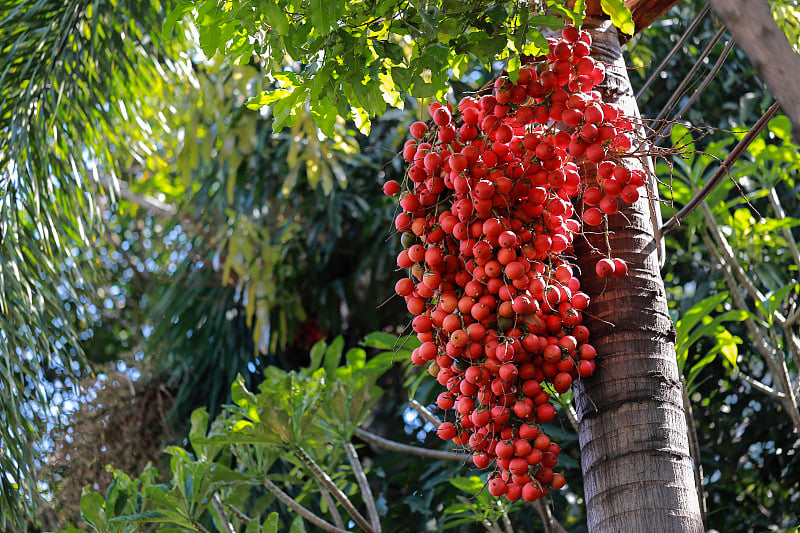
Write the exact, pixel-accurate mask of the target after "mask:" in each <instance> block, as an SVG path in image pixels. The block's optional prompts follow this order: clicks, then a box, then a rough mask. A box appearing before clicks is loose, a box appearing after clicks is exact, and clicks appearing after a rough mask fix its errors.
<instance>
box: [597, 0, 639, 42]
mask: <svg viewBox="0 0 800 533" xmlns="http://www.w3.org/2000/svg"><path fill="white" fill-rule="evenodd" d="M600 7H602V8H603V13H605V14H606V15H609V16H610V17H611V22H612V23H613V24H614V26H616V27H617V28H619V29H620V30H621V31H622V32H623V33H627V34H628V35H633V33H634V32H635V31H636V25H635V24H634V23H633V16H632V15H631V10H630V9H628V8H627V7H626V6H625V3H624V2H623V0H600Z"/></svg>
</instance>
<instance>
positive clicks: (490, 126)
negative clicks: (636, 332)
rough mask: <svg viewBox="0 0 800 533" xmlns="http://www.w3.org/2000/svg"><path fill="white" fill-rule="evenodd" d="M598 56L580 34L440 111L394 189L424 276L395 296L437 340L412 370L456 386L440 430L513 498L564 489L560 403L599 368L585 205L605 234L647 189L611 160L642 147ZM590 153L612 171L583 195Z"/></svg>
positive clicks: (424, 335)
mask: <svg viewBox="0 0 800 533" xmlns="http://www.w3.org/2000/svg"><path fill="white" fill-rule="evenodd" d="M589 52H590V38H589V35H588V34H587V33H586V32H579V31H578V30H577V29H575V28H567V29H565V30H564V32H563V34H562V38H561V39H558V40H556V39H553V40H551V42H550V53H549V54H548V55H547V56H546V58H544V59H543V60H542V61H540V62H539V63H538V65H537V66H536V67H535V68H534V67H526V68H523V69H521V70H520V72H519V79H518V81H517V83H511V82H510V81H509V80H507V79H503V78H501V79H499V80H497V82H496V83H495V84H494V90H493V92H492V94H487V95H485V96H482V97H481V98H480V99H473V98H464V99H463V100H461V102H460V103H459V105H458V113H457V114H455V115H454V112H453V110H452V108H451V107H450V106H449V105H447V106H444V105H442V104H440V103H434V104H432V105H431V106H430V109H429V111H430V114H431V118H432V124H433V125H432V126H431V127H430V128H429V127H428V125H426V124H425V123H423V122H416V123H414V124H412V126H411V135H412V136H413V137H414V139H411V140H409V141H408V142H406V145H405V148H404V150H403V156H404V158H405V160H406V161H407V162H408V163H409V168H408V179H407V180H406V184H405V186H404V190H403V191H402V192H401V191H400V187H399V185H398V184H397V183H395V182H387V183H386V184H385V185H384V191H385V192H386V193H387V194H389V195H394V194H397V193H400V194H401V196H400V206H401V207H402V209H403V212H402V213H400V214H399V215H398V216H397V217H396V219H395V226H396V228H397V230H398V231H400V232H404V235H403V245H404V248H405V249H404V250H403V251H402V252H400V254H399V256H398V257H397V264H398V266H399V267H401V268H407V269H409V274H410V275H409V277H407V278H404V279H401V280H400V281H398V282H397V284H396V286H395V291H396V292H397V294H398V295H399V296H402V297H403V298H405V301H406V305H407V308H408V310H409V312H411V313H412V314H413V315H415V317H414V319H413V321H412V327H413V329H414V331H415V332H416V334H417V337H418V338H419V340H420V341H421V343H422V344H421V346H420V347H419V348H417V349H415V350H414V352H413V354H412V362H413V363H414V364H416V365H428V372H429V373H430V374H431V375H433V376H434V377H436V379H437V380H438V382H439V383H440V384H441V385H443V386H444V387H446V390H445V391H444V392H442V393H441V394H440V395H439V397H438V399H437V402H436V403H437V405H438V406H439V407H440V408H441V409H444V410H454V411H455V413H456V414H455V421H453V422H445V423H444V424H442V425H441V426H440V427H439V429H438V434H439V436H440V437H441V438H443V439H448V440H452V441H453V442H454V443H456V444H457V445H461V446H464V447H467V448H468V449H470V450H472V451H473V456H472V457H473V461H474V463H475V465H476V466H478V467H480V468H487V467H489V466H490V465H491V464H492V462H494V463H495V464H496V466H497V468H496V471H495V473H494V474H493V475H492V476H491V477H490V480H489V485H488V490H489V491H490V492H491V493H492V494H493V495H495V496H501V495H505V496H506V497H507V498H508V499H510V500H517V499H520V498H523V499H525V500H526V501H532V500H535V499H537V498H540V497H542V496H544V495H545V494H546V491H547V490H548V489H549V488H552V489H559V488H561V487H562V486H563V485H564V478H563V476H561V474H558V473H555V472H554V471H553V468H554V467H555V466H556V464H557V462H558V454H559V452H560V448H559V446H558V445H557V444H555V443H553V442H551V440H550V438H549V437H548V436H547V435H546V434H545V433H544V432H543V431H542V428H541V424H542V423H544V422H548V421H550V420H552V419H553V418H554V417H555V416H556V410H555V408H554V407H553V405H552V404H551V403H550V400H551V394H555V393H564V392H566V391H567V390H569V388H570V387H571V385H572V383H573V381H574V380H575V379H577V378H578V377H579V376H581V377H588V376H590V375H591V374H592V373H593V372H594V370H595V363H594V357H595V355H596V352H595V349H594V348H593V347H592V345H591V344H589V342H588V341H589V330H588V329H587V328H586V326H584V325H582V324H581V322H582V311H583V310H584V309H586V307H587V306H588V305H589V297H588V296H587V295H586V294H585V293H583V292H581V291H580V281H579V279H578V278H577V277H576V271H575V268H574V265H573V264H572V263H571V262H570V259H569V257H570V254H572V253H573V239H574V237H575V235H576V234H578V233H579V232H580V231H581V229H582V222H581V220H580V219H579V217H578V215H577V214H576V213H575V212H574V209H573V200H575V199H577V198H578V197H579V196H580V195H581V193H583V195H584V202H585V203H586V204H589V205H592V206H593V205H599V206H600V207H599V209H598V211H599V212H600V218H599V220H598V221H597V223H598V224H599V223H600V222H602V219H603V217H605V216H607V215H609V214H612V213H614V212H615V211H616V205H617V204H616V202H617V198H618V197H621V198H622V199H623V200H624V201H635V198H634V196H638V191H637V187H638V186H640V185H641V184H642V182H641V177H642V176H640V175H633V174H631V173H630V172H628V171H627V170H625V169H624V167H622V166H619V165H617V164H615V163H614V162H613V161H612V160H613V159H614V158H615V157H618V156H619V155H620V154H622V153H624V152H626V151H627V150H629V149H630V146H631V141H630V138H629V136H628V135H627V132H629V131H630V130H631V124H630V121H629V120H627V119H626V118H625V117H624V116H622V115H621V113H620V112H619V110H618V109H617V108H616V107H614V106H613V105H609V104H605V103H603V102H602V101H601V99H600V95H599V93H597V92H594V91H592V88H593V87H594V86H595V85H596V84H597V83H600V82H601V81H602V80H603V77H604V69H603V66H602V65H601V64H597V63H595V61H594V60H593V59H592V58H590V57H589ZM557 122H563V123H566V124H567V125H568V126H569V127H570V128H572V133H570V132H568V131H565V130H563V129H561V130H560V129H558V128H557V127H556V125H555V124H556V123H557ZM562 127H563V126H562ZM578 158H580V159H581V160H582V164H583V163H584V162H585V163H586V164H589V165H592V164H593V165H598V187H591V188H589V189H587V190H586V191H582V187H581V183H580V176H579V174H578V166H577V165H576V164H575V162H574V161H573V160H575V159H578ZM623 171H624V172H623ZM630 187H633V189H630ZM631 190H632V191H633V192H630V191H631ZM590 191H591V193H590ZM624 191H629V192H624ZM587 193H590V194H591V198H590V199H587V198H586V195H587ZM634 193H636V194H635V195H634ZM595 200H596V201H595ZM591 202H594V203H591ZM610 206H613V207H614V209H611V207H610ZM590 211H591V209H589V210H587V212H586V213H584V218H583V223H586V224H589V223H590V222H589V221H588V220H586V214H587V213H589V212H590ZM592 213H594V212H592ZM594 221H595V220H594V219H592V222H594ZM604 261H605V262H604ZM601 263H602V264H603V269H602V272H603V274H601V275H624V274H623V272H624V271H626V270H627V267H626V266H625V263H624V262H623V261H621V260H611V259H606V260H603V261H601V262H599V263H598V273H600V271H601V268H600V264H601Z"/></svg>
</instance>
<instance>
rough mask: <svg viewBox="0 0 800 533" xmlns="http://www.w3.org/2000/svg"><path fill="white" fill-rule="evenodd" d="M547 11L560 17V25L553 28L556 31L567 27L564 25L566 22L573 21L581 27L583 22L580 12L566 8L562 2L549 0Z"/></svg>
mask: <svg viewBox="0 0 800 533" xmlns="http://www.w3.org/2000/svg"><path fill="white" fill-rule="evenodd" d="M547 9H548V10H550V11H551V12H552V13H555V14H556V15H560V18H559V25H558V26H556V27H552V29H554V30H557V29H560V28H563V27H564V26H566V24H565V23H564V21H565V20H569V21H571V22H572V23H573V24H575V25H576V26H579V25H580V24H581V23H582V22H583V16H580V15H579V14H578V12H576V11H574V10H572V9H569V8H568V7H566V6H565V5H564V2H563V1H562V0H547ZM557 18H558V17H557ZM531 25H534V24H533V22H531Z"/></svg>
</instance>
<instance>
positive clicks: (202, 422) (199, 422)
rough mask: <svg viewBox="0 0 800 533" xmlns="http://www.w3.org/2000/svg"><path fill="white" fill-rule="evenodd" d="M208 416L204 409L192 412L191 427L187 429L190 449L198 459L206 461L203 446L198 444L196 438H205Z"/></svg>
mask: <svg viewBox="0 0 800 533" xmlns="http://www.w3.org/2000/svg"><path fill="white" fill-rule="evenodd" d="M208 421H209V415H208V411H206V408H205V407H200V408H199V409H195V410H194V411H192V415H191V417H190V423H191V426H190V428H189V442H190V443H191V444H192V449H193V450H194V453H196V454H197V456H198V457H201V458H204V459H208V457H206V456H205V446H204V445H203V444H201V443H200V441H199V440H198V438H205V436H206V432H207V431H208Z"/></svg>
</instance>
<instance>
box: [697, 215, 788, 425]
mask: <svg viewBox="0 0 800 533" xmlns="http://www.w3.org/2000/svg"><path fill="white" fill-rule="evenodd" d="M701 209H702V211H703V216H704V217H705V219H706V222H707V224H708V227H709V231H711V232H712V233H713V234H715V236H716V237H717V239H718V240H719V242H720V250H721V251H722V253H720V250H718V249H717V247H716V246H714V243H713V242H711V239H710V238H709V237H708V236H707V235H705V234H703V235H702V237H703V241H704V242H705V244H706V247H707V248H708V249H709V251H710V252H711V253H712V254H713V255H714V256H715V257H716V259H717V261H718V262H719V263H720V265H722V267H723V274H724V275H725V281H726V283H727V285H728V288H729V289H730V294H731V297H732V298H733V301H734V303H735V304H736V306H737V307H738V308H739V309H741V310H743V311H747V310H748V307H747V305H746V303H745V301H744V299H743V298H742V295H741V294H739V286H738V285H737V284H736V279H734V275H733V272H734V271H741V270H742V267H741V266H740V265H739V263H737V262H736V260H735V259H734V258H733V257H732V256H731V255H730V250H728V249H726V247H729V246H730V245H729V244H728V241H727V240H726V239H725V237H724V235H722V233H721V232H720V230H719V226H717V223H716V221H715V220H714V217H713V215H712V214H711V210H710V209H709V208H708V206H707V205H706V204H705V203H703V204H701ZM723 254H724V256H723ZM740 276H744V273H743V272H741V273H740ZM744 279H745V280H746V279H747V278H746V276H744ZM748 281H749V280H748ZM762 299H763V298H762ZM744 322H745V325H746V326H747V329H748V331H749V332H750V334H751V335H752V336H753V340H754V341H755V346H756V348H757V349H758V351H759V353H761V356H762V357H763V358H764V362H765V363H766V364H767V369H768V370H769V373H770V374H771V375H772V379H773V380H776V381H777V382H779V383H780V386H781V388H782V389H783V391H782V392H783V393H784V394H785V397H783V398H781V404H782V405H783V406H784V407H785V408H786V410H787V411H788V413H789V417H790V418H791V420H792V425H793V426H794V428H795V431H797V432H798V433H800V410H798V407H797V399H796V397H795V394H794V389H793V387H792V384H791V380H790V379H789V375H788V369H787V368H786V361H785V360H784V358H783V356H781V355H779V354H776V353H775V349H770V346H769V343H768V342H767V340H766V339H765V338H764V336H763V335H762V333H761V330H760V329H759V327H758V325H757V324H756V321H755V320H753V318H752V317H749V316H748V317H747V318H746V319H745V321H744Z"/></svg>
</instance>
